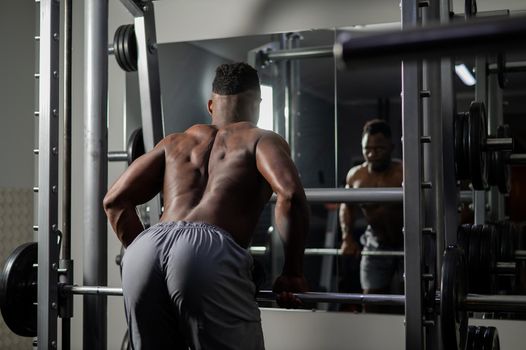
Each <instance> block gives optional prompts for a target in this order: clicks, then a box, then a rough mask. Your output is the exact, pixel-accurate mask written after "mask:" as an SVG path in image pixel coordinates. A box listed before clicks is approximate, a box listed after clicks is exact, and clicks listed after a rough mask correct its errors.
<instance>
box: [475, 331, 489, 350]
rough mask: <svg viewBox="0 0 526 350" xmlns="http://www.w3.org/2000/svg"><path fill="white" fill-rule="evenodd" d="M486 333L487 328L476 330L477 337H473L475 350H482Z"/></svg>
mask: <svg viewBox="0 0 526 350" xmlns="http://www.w3.org/2000/svg"><path fill="white" fill-rule="evenodd" d="M485 332H486V327H484V326H477V328H475V336H474V337H473V339H474V342H473V350H482V349H483V345H484V333H485Z"/></svg>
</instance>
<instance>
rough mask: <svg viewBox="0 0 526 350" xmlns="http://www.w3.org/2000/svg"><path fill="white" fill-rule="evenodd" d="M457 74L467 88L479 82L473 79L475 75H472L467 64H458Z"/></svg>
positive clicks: (456, 66)
mask: <svg viewBox="0 0 526 350" xmlns="http://www.w3.org/2000/svg"><path fill="white" fill-rule="evenodd" d="M455 72H456V73H457V76H458V77H459V78H460V80H462V82H463V83H464V84H466V85H467V86H473V85H475V84H476V82H477V81H476V80H475V77H473V74H471V72H470V71H469V69H468V67H466V65H465V64H456V65H455Z"/></svg>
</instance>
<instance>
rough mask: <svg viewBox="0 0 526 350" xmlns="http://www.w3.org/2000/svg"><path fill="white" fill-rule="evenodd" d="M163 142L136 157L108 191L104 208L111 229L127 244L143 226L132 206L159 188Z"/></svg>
mask: <svg viewBox="0 0 526 350" xmlns="http://www.w3.org/2000/svg"><path fill="white" fill-rule="evenodd" d="M163 175H164V143H163V141H161V142H159V144H157V146H155V148H154V149H153V150H151V151H150V152H148V153H146V154H144V155H143V156H141V157H139V158H138V159H136V160H135V161H134V162H133V163H132V164H131V165H130V166H129V167H128V168H127V169H126V171H125V172H124V173H123V174H122V175H121V176H120V177H119V179H117V181H116V182H115V183H114V184H113V186H111V188H110V189H109V190H108V193H107V194H106V196H105V197H104V211H105V212H106V215H107V216H108V219H109V221H110V224H111V227H113V231H115V233H116V234H117V237H118V238H119V240H120V241H121V242H122V244H123V245H124V247H127V246H128V245H129V244H130V243H131V242H133V240H134V239H135V238H136V237H137V236H138V235H139V233H141V232H142V230H143V229H144V227H143V225H142V223H141V221H140V219H139V216H138V215H137V211H136V209H135V207H136V206H137V205H139V204H143V203H146V202H147V201H149V200H150V199H152V198H153V197H154V196H155V195H156V194H157V193H159V191H160V190H161V188H162V184H163Z"/></svg>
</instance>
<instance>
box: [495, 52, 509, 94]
mask: <svg viewBox="0 0 526 350" xmlns="http://www.w3.org/2000/svg"><path fill="white" fill-rule="evenodd" d="M497 81H498V83H499V87H500V88H501V89H505V88H506V86H507V85H508V77H507V76H506V56H505V55H504V53H502V52H501V53H499V54H498V55H497Z"/></svg>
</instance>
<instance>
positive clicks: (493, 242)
mask: <svg viewBox="0 0 526 350" xmlns="http://www.w3.org/2000/svg"><path fill="white" fill-rule="evenodd" d="M484 227H485V230H486V231H487V232H488V237H489V247H490V250H489V259H488V260H489V262H488V264H489V266H490V278H489V291H488V293H489V294H495V293H496V292H497V250H496V247H497V231H496V229H495V227H494V226H493V225H484Z"/></svg>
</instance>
